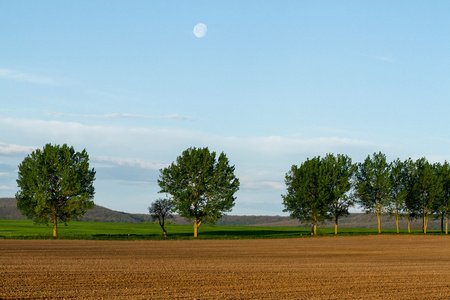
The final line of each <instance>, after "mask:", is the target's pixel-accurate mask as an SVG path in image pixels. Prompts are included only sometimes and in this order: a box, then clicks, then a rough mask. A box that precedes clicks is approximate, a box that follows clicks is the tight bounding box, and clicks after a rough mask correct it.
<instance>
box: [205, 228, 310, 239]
mask: <svg viewBox="0 0 450 300" xmlns="http://www.w3.org/2000/svg"><path fill="white" fill-rule="evenodd" d="M309 234H310V232H309V231H305V230H298V231H286V230H276V229H274V230H269V229H261V230H258V229H256V230H220V231H212V230H211V231H208V230H203V231H201V232H199V237H203V238H219V239H222V238H230V239H233V238H236V239H242V238H255V239H257V238H293V237H302V236H308V235H309Z"/></svg>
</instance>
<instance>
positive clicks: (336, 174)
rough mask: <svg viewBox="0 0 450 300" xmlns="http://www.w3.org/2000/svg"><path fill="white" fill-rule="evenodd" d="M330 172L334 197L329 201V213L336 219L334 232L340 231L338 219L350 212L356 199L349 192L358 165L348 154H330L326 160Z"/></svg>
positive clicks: (330, 183) (324, 161) (330, 185)
mask: <svg viewBox="0 0 450 300" xmlns="http://www.w3.org/2000/svg"><path fill="white" fill-rule="evenodd" d="M323 163H325V165H326V168H327V169H328V172H330V177H329V178H330V182H329V187H330V189H331V193H332V197H331V198H330V200H331V201H330V202H329V203H328V215H329V217H330V219H332V220H334V234H337V233H338V219H339V218H341V217H344V216H347V215H348V214H349V212H348V209H349V208H350V207H351V206H353V204H354V200H353V197H352V196H351V195H349V192H350V190H351V188H352V178H353V176H354V174H355V172H356V168H357V166H356V165H354V164H352V159H351V158H350V157H348V156H347V155H342V154H338V155H337V156H336V157H335V156H334V155H332V154H328V155H327V156H326V157H325V158H324V160H323Z"/></svg>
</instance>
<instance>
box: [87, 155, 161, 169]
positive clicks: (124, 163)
mask: <svg viewBox="0 0 450 300" xmlns="http://www.w3.org/2000/svg"><path fill="white" fill-rule="evenodd" d="M90 158H91V161H92V162H98V163H109V164H112V165H116V166H121V167H132V168H141V169H146V170H155V171H158V170H160V169H162V168H165V167H166V166H167V164H163V163H156V162H152V161H148V160H143V159H136V158H120V157H110V156H90Z"/></svg>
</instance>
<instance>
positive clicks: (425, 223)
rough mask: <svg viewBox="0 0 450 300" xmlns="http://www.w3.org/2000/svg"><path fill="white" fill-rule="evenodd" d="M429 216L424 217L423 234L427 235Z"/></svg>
mask: <svg viewBox="0 0 450 300" xmlns="http://www.w3.org/2000/svg"><path fill="white" fill-rule="evenodd" d="M427 225H428V214H425V215H423V233H427Z"/></svg>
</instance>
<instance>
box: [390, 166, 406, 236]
mask: <svg viewBox="0 0 450 300" xmlns="http://www.w3.org/2000/svg"><path fill="white" fill-rule="evenodd" d="M390 170H391V171H390V173H389V181H390V187H391V188H390V196H389V200H388V203H387V211H388V212H389V214H390V215H391V216H394V218H395V224H396V226H397V233H399V228H398V221H399V219H400V217H402V213H403V212H404V211H405V208H406V204H405V199H406V196H407V194H408V190H407V188H406V186H407V179H408V177H407V170H406V169H405V164H404V163H403V162H402V161H400V159H398V158H397V159H396V160H394V161H393V162H392V163H391V166H390Z"/></svg>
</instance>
